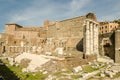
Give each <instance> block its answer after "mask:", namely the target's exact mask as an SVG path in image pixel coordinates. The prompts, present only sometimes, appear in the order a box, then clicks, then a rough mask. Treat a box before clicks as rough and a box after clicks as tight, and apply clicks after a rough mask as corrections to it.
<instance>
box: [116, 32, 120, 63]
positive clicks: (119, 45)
mask: <svg viewBox="0 0 120 80" xmlns="http://www.w3.org/2000/svg"><path fill="white" fill-rule="evenodd" d="M115 62H117V63H120V30H116V31H115Z"/></svg>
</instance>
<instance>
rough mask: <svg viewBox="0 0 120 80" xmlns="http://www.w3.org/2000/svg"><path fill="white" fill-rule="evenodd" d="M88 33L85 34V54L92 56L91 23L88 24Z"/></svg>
mask: <svg viewBox="0 0 120 80" xmlns="http://www.w3.org/2000/svg"><path fill="white" fill-rule="evenodd" d="M86 23H87V24H86V32H85V43H86V44H85V54H86V55H90V26H89V25H90V22H89V21H87V22H86Z"/></svg>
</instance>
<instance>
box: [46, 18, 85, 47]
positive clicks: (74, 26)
mask: <svg viewBox="0 0 120 80" xmlns="http://www.w3.org/2000/svg"><path fill="white" fill-rule="evenodd" d="M85 18H86V17H85V16H81V17H76V18H72V19H67V20H62V21H58V22H56V23H55V24H54V25H51V26H49V27H48V30H47V37H48V38H50V37H51V38H54V39H57V40H58V44H59V43H63V44H65V46H66V48H69V49H70V48H72V49H76V46H77V44H78V43H79V42H80V41H82V38H83V32H82V31H83V23H84V20H85ZM80 45H81V44H80Z"/></svg>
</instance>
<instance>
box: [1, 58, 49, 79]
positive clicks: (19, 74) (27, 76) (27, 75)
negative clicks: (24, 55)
mask: <svg viewBox="0 0 120 80" xmlns="http://www.w3.org/2000/svg"><path fill="white" fill-rule="evenodd" d="M2 61H3V62H4V63H5V64H6V66H7V67H8V68H9V70H11V71H12V72H13V73H14V74H15V75H16V76H17V77H19V78H20V80H44V79H45V78H46V77H47V74H46V75H45V74H42V73H41V72H37V73H22V68H21V67H19V66H18V67H17V66H10V65H9V64H8V61H7V60H2ZM4 73H8V71H4ZM9 75H10V74H7V76H9ZM9 78H10V77H9Z"/></svg>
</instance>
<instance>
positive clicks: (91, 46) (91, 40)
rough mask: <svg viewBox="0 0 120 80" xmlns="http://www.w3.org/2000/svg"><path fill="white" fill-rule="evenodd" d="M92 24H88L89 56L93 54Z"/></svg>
mask: <svg viewBox="0 0 120 80" xmlns="http://www.w3.org/2000/svg"><path fill="white" fill-rule="evenodd" d="M93 33H94V31H93V22H90V54H93V40H94V38H93Z"/></svg>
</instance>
